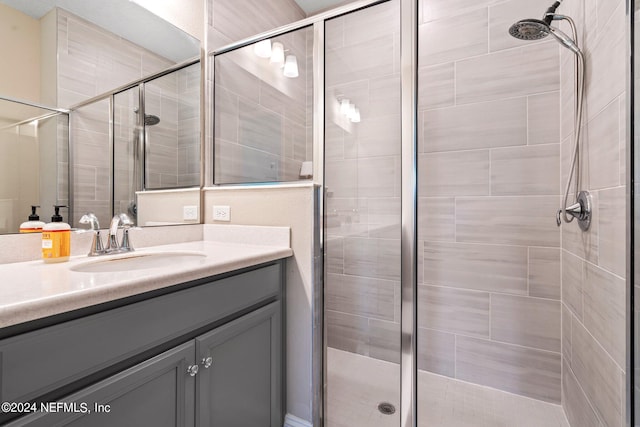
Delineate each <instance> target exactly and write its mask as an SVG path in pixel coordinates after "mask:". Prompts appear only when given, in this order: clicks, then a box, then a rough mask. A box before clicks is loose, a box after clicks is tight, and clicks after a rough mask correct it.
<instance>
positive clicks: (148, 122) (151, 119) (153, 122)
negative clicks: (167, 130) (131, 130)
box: [144, 114, 160, 126]
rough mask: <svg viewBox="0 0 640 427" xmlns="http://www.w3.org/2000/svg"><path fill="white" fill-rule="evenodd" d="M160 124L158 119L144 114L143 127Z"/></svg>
mask: <svg viewBox="0 0 640 427" xmlns="http://www.w3.org/2000/svg"><path fill="white" fill-rule="evenodd" d="M158 123H160V117H158V116H154V115H153V114H145V115H144V124H145V126H155V125H157V124H158Z"/></svg>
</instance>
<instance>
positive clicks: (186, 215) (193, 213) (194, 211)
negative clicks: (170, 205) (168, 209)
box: [182, 206, 198, 221]
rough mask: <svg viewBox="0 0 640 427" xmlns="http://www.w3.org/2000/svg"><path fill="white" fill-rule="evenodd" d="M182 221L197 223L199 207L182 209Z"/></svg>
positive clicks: (184, 207)
mask: <svg viewBox="0 0 640 427" xmlns="http://www.w3.org/2000/svg"><path fill="white" fill-rule="evenodd" d="M182 219H183V220H184V221H197V220H198V207H197V206H183V207H182Z"/></svg>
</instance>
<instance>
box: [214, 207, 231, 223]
mask: <svg viewBox="0 0 640 427" xmlns="http://www.w3.org/2000/svg"><path fill="white" fill-rule="evenodd" d="M213 220H214V221H231V208H230V207H229V206H216V205H213Z"/></svg>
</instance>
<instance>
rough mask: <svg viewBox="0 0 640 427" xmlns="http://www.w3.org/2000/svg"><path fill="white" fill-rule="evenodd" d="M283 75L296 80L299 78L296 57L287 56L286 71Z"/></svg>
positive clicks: (285, 61)
mask: <svg viewBox="0 0 640 427" xmlns="http://www.w3.org/2000/svg"><path fill="white" fill-rule="evenodd" d="M283 74H284V76H285V77H289V78H295V77H298V60H297V59H296V57H295V55H287V57H286V59H285V60H284V71H283Z"/></svg>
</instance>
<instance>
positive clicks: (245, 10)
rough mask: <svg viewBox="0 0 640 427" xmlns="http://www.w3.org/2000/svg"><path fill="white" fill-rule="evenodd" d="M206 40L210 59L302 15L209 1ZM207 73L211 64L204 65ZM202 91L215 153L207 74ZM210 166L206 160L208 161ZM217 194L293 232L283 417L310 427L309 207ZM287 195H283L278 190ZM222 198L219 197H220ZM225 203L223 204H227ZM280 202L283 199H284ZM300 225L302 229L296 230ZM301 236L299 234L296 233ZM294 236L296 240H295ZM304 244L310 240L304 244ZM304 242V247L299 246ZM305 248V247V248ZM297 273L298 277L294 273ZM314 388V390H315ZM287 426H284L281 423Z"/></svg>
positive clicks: (260, 195) (209, 177)
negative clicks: (218, 51)
mask: <svg viewBox="0 0 640 427" xmlns="http://www.w3.org/2000/svg"><path fill="white" fill-rule="evenodd" d="M206 13H207V35H206V44H205V46H206V51H207V53H210V52H212V51H214V50H215V49H217V48H219V47H222V46H224V45H226V44H229V43H231V42H233V41H236V40H240V39H242V38H245V37H249V36H252V35H254V34H257V33H260V32H263V31H267V30H270V29H273V28H277V27H279V26H282V25H285V24H288V23H291V22H295V21H298V20H300V19H302V18H304V17H305V15H304V13H303V12H302V10H301V9H300V8H299V6H298V5H297V4H296V3H295V2H294V1H293V0H266V1H263V0H247V1H242V2H238V1H234V0H207V2H206ZM206 67H207V69H208V70H209V71H210V70H211V64H206ZM206 78H207V80H206V85H205V91H206V92H205V93H206V95H205V105H206V106H207V107H206V116H205V141H206V147H213V141H214V135H213V133H212V132H211V131H210V130H211V129H213V123H212V119H213V114H212V111H211V110H210V109H211V108H212V107H213V105H214V104H213V102H214V101H213V99H211V95H212V94H213V81H212V75H210V74H207V77H206ZM205 159H213V153H212V152H211V149H210V148H207V152H206V153H205ZM207 161H208V162H209V160H207ZM212 181H213V165H212V164H211V163H210V162H209V163H208V164H207V168H206V170H205V182H207V183H211V182H212ZM311 188H312V187H307V188H306V189H305V190H300V191H303V192H305V193H306V194H305V195H304V196H302V197H303V198H304V199H305V200H307V202H306V203H308V204H310V203H311V201H310V200H309V198H310V197H311V193H312V191H311ZM219 191H229V194H230V195H232V196H234V197H238V198H241V199H245V198H246V200H245V201H244V202H243V203H247V204H249V206H248V207H247V209H246V210H245V215H247V216H246V217H244V219H243V221H244V223H245V224H254V225H268V224H267V222H270V221H273V224H269V225H282V226H288V227H291V228H292V248H293V250H294V253H295V255H294V257H295V262H289V263H287V265H288V268H291V269H293V270H291V271H288V272H287V325H288V329H287V333H286V343H287V398H286V402H287V403H286V411H287V414H288V415H291V416H294V417H297V418H299V419H301V420H303V422H304V421H306V422H307V423H309V424H310V425H311V423H312V422H313V420H314V417H315V416H316V414H317V413H318V412H317V411H319V410H320V408H317V407H314V389H313V386H314V384H313V381H312V377H311V376H312V368H311V366H312V338H313V337H312V332H313V318H312V314H313V313H312V311H311V301H312V299H313V298H314V296H313V295H312V292H313V289H312V286H311V284H312V273H311V272H312V267H313V261H314V260H313V257H312V248H311V247H310V246H309V245H310V243H309V242H311V236H312V231H313V216H312V209H311V207H310V206H307V207H305V208H304V209H302V208H299V209H293V206H294V205H295V204H296V203H298V202H299V198H296V197H294V198H293V199H291V200H288V199H282V200H281V201H280V202H278V201H277V200H276V199H275V198H274V193H273V191H276V192H278V190H276V189H274V190H271V189H268V188H264V189H262V190H260V189H258V190H252V192H255V194H251V193H246V191H247V190H242V189H240V188H237V189H228V190H223V189H220V190H219ZM282 191H285V192H286V190H282ZM211 194H212V193H211V192H210V191H207V192H206V195H205V212H208V215H209V216H208V217H207V216H205V221H206V222H209V221H210V220H211V217H210V215H211V209H212V208H211V206H212V203H211V201H212V200H213V199H211V197H212V195H211ZM221 197H222V196H221ZM226 197H227V196H225V197H224V199H221V200H228V199H227V198H226ZM282 197H285V196H284V195H283V196H282ZM234 212H238V209H235V210H234V209H233V206H232V219H233V221H239V220H240V218H238V217H237V216H234V215H235V214H234ZM296 224H304V225H301V226H299V225H296ZM296 230H299V231H296ZM294 233H295V234H298V236H297V237H296V236H295V235H294ZM304 239H308V240H304ZM300 242H302V243H300ZM305 245H306V246H308V247H304V246H305ZM296 271H300V273H296ZM315 386H318V384H315ZM285 424H286V421H285Z"/></svg>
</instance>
